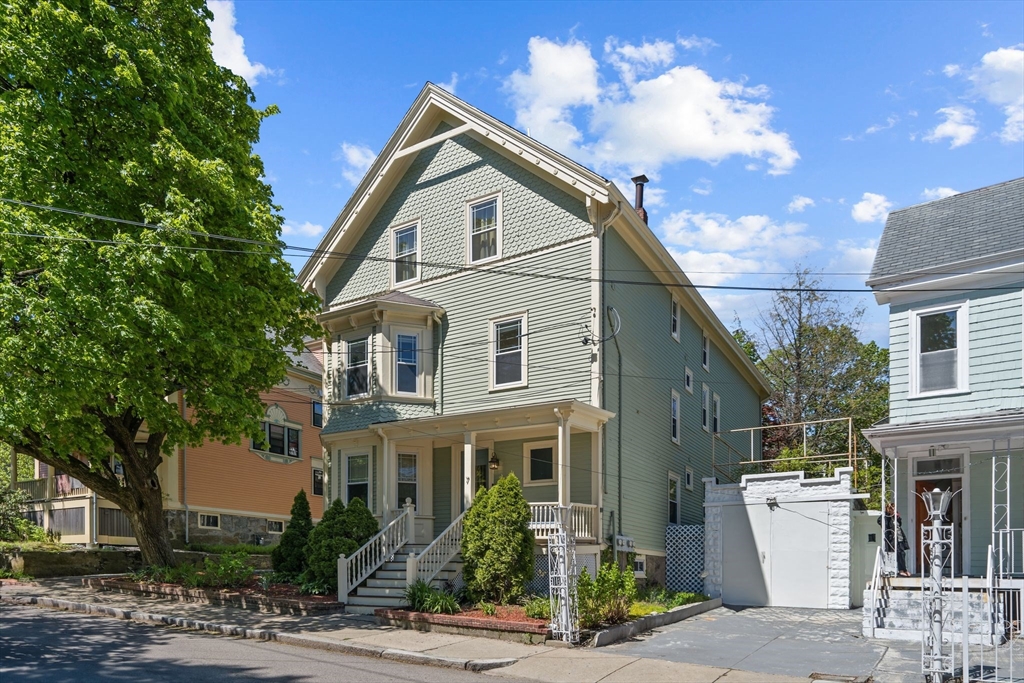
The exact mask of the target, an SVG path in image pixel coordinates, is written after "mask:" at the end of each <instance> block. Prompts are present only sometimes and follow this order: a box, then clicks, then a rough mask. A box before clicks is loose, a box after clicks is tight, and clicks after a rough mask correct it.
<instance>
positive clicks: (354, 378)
mask: <svg viewBox="0 0 1024 683" xmlns="http://www.w3.org/2000/svg"><path fill="white" fill-rule="evenodd" d="M369 371H370V354H369V339H365V338H364V339H355V340H352V341H350V342H348V358H347V359H346V367H345V395H346V396H348V397H349V398H351V397H353V396H365V395H366V394H368V393H370V382H369V379H370V372H369Z"/></svg>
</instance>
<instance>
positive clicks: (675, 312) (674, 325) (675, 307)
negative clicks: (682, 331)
mask: <svg viewBox="0 0 1024 683" xmlns="http://www.w3.org/2000/svg"><path fill="white" fill-rule="evenodd" d="M669 329H670V330H671V332H672V338H673V339H675V340H676V341H679V300H678V299H676V298H675V297H674V296H673V297H672V315H671V324H670V327H669Z"/></svg>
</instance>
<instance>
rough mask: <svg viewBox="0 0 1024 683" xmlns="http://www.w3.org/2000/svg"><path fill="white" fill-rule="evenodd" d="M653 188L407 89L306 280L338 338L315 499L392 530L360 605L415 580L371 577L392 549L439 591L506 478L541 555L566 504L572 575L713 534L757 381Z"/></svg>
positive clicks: (361, 578) (363, 557) (652, 556)
mask: <svg viewBox="0 0 1024 683" xmlns="http://www.w3.org/2000/svg"><path fill="white" fill-rule="evenodd" d="M646 180H647V179H646V178H644V177H642V176H639V177H638V178H636V179H634V181H635V182H636V183H637V185H638V187H637V188H636V195H637V205H636V206H634V205H632V204H631V202H630V201H629V200H628V199H627V198H626V197H625V196H624V195H623V194H622V192H621V191H620V190H619V189H618V188H617V187H616V186H615V185H614V184H613V183H612V182H610V181H609V180H607V179H605V178H602V177H601V176H599V175H597V174H596V173H594V172H593V171H590V170H588V169H586V168H584V167H583V166H580V165H579V164H576V163H575V162H573V161H571V160H569V159H567V158H565V157H564V156H562V155H560V154H558V153H556V152H554V151H553V150H551V149H549V148H547V147H545V146H544V145H542V144H540V143H539V142H537V141H536V140H534V139H532V138H530V137H529V136H528V135H524V134H523V133H521V132H520V131H517V130H515V129H513V128H511V127H509V126H507V125H505V124H503V123H501V122H500V121H498V120H496V119H494V118H493V117H491V116H488V115H487V114H485V113H483V112H481V111H479V110H477V109H475V108H473V107H472V106H470V105H468V104H467V103H465V102H463V101H462V100H459V99H458V98H456V97H454V96H453V95H451V94H450V93H448V92H446V91H444V90H442V89H440V88H437V87H435V86H433V85H430V84H428V85H427V86H426V87H425V88H424V89H423V90H422V91H421V92H420V94H419V95H418V96H417V98H416V100H415V101H414V102H413V105H412V107H411V108H410V109H409V111H408V112H407V113H406V114H405V117H404V118H403V119H402V121H401V123H400V124H399V126H398V129H397V130H396V131H395V133H394V134H393V135H392V137H391V139H390V140H389V141H388V142H387V144H386V145H385V147H384V149H383V150H382V151H381V153H380V155H379V156H378V157H377V159H376V161H375V162H374V163H373V165H372V166H371V167H370V169H369V171H368V172H367V174H366V176H365V178H364V179H363V180H362V182H361V183H360V184H359V186H358V187H357V188H356V189H355V192H354V193H353V195H352V197H351V199H350V200H349V201H348V203H347V204H346V205H345V207H344V208H343V209H342V211H341V213H340V214H339V215H338V217H337V219H336V220H335V222H334V224H333V225H332V226H331V227H330V229H329V230H328V231H327V233H326V235H325V236H324V238H323V240H322V242H321V244H320V249H321V250H322V251H321V252H320V254H319V255H317V256H313V257H312V258H311V259H310V260H309V262H308V263H307V264H306V265H305V266H304V267H303V269H302V272H301V273H300V274H299V279H300V282H302V284H303V286H305V287H306V288H307V289H309V290H312V291H315V292H317V293H318V294H319V295H320V297H321V298H322V299H323V302H324V305H323V313H322V314H321V315H320V321H321V323H322V324H323V326H324V329H325V334H326V336H327V338H328V340H329V344H328V347H327V348H328V352H327V354H326V359H325V378H324V394H325V397H326V398H325V406H326V408H327V411H326V419H325V424H324V429H323V432H322V434H321V437H322V438H321V440H322V442H323V445H324V447H325V449H326V451H327V453H328V454H329V455H328V463H327V465H328V470H329V472H328V483H329V485H328V495H329V497H341V498H342V499H343V500H345V501H346V502H348V501H350V500H352V499H353V498H355V497H360V498H363V499H364V500H366V501H367V503H368V505H369V507H370V509H371V510H372V511H373V513H374V514H375V515H377V516H378V518H379V519H381V520H382V523H386V524H389V525H391V526H390V527H389V529H391V531H389V532H388V534H386V535H385V536H386V538H384V540H383V541H382V543H385V545H386V548H385V551H384V552H383V553H378V554H377V555H376V556H374V557H369V555H368V553H369V552H370V551H369V550H367V551H366V552H363V553H362V554H360V555H359V556H358V557H356V556H354V557H353V558H349V560H348V562H349V565H348V566H349V567H355V568H353V569H351V571H350V574H349V575H348V576H347V579H346V582H347V584H348V585H347V586H346V585H343V586H342V588H341V590H342V593H343V597H345V596H346V595H347V592H348V591H349V590H350V589H356V588H357V587H358V592H357V595H355V596H352V597H351V598H349V599H348V602H349V604H350V606H352V607H353V608H354V609H361V610H364V611H368V610H370V609H371V608H372V607H373V606H375V605H377V606H381V605H389V604H400V603H401V599H400V597H398V596H400V595H401V591H403V590H404V588H403V586H404V584H405V581H406V580H408V579H410V578H411V575H410V574H409V573H408V571H407V566H408V567H413V565H407V564H406V561H405V560H404V559H403V560H402V562H401V563H395V562H390V563H386V564H381V563H382V562H383V561H384V558H386V557H387V556H390V555H392V554H394V553H395V552H396V551H397V550H398V549H402V552H401V556H402V557H403V558H404V556H405V555H407V554H408V553H409V552H415V553H417V555H418V557H419V558H420V559H419V564H418V565H417V566H418V569H417V570H416V571H417V572H418V574H417V575H418V576H419V577H420V578H427V579H430V578H433V577H435V576H438V575H439V574H438V572H440V571H442V570H443V568H444V567H445V566H446V565H447V564H448V563H449V561H450V559H451V558H452V556H453V555H454V552H455V551H456V550H457V546H458V543H457V541H458V537H459V535H460V534H461V519H462V513H463V511H464V510H465V509H466V508H467V507H468V506H469V505H470V504H471V503H472V501H473V497H474V495H475V493H476V491H477V490H478V488H479V487H481V486H483V487H488V486H490V485H492V484H493V483H494V482H495V481H496V479H497V478H498V477H501V476H503V475H506V474H508V473H514V474H515V475H516V476H517V477H518V478H519V480H520V481H521V482H522V485H523V492H524V495H525V497H526V498H527V500H528V501H530V504H531V508H532V510H533V524H532V525H533V528H534V531H535V533H536V535H537V538H538V541H539V542H540V543H541V545H540V546H538V557H539V562H546V559H545V558H544V557H543V555H542V554H540V553H541V550H542V544H543V543H544V542H545V541H546V538H547V537H548V535H549V534H550V532H551V531H552V530H553V529H554V528H555V514H556V513H555V511H556V508H557V506H559V505H563V506H565V505H569V504H571V505H572V507H573V513H572V526H573V528H574V530H575V532H576V539H577V553H578V557H579V558H580V562H581V563H583V564H589V566H590V567H591V569H592V570H593V569H594V566H593V565H594V563H596V560H597V557H598V553H599V552H600V550H601V548H602V547H603V546H604V545H605V544H606V543H607V542H608V540H609V539H610V537H611V536H612V535H613V534H621V535H622V536H626V537H629V538H631V539H632V540H633V542H634V546H633V548H634V549H635V552H636V553H637V555H638V561H637V565H636V569H637V571H638V572H646V574H647V575H648V576H650V577H651V578H653V579H655V580H657V581H659V582H664V577H665V529H666V526H667V525H669V524H683V523H686V524H702V523H703V519H704V512H703V487H702V485H701V479H702V478H704V477H710V476H711V475H712V466H711V451H712V441H713V440H714V438H715V434H716V433H721V434H720V435H719V438H721V439H725V440H727V441H730V442H734V443H733V444H732V445H733V446H734V448H736V449H743V450H744V451H745V450H746V449H748V448H750V443H749V436H747V435H739V434H737V435H731V434H728V433H727V432H728V430H730V429H735V428H740V427H755V426H757V425H759V424H760V414H761V408H760V407H761V402H762V400H763V399H765V398H766V397H767V395H768V391H769V388H768V386H767V384H766V382H765V380H764V378H763V377H762V376H761V374H760V372H759V371H758V370H757V369H756V368H755V367H754V366H753V364H752V363H751V362H750V360H749V358H748V357H747V355H746V354H745V353H744V352H743V350H742V349H741V348H740V347H739V346H738V345H737V344H736V342H735V341H734V340H733V338H732V335H731V334H730V333H729V331H728V330H727V329H726V328H725V326H724V325H723V324H722V323H721V321H719V319H718V318H717V317H716V316H715V314H714V313H713V312H712V311H711V309H710V308H709V306H708V305H707V303H706V302H705V301H704V300H703V298H701V296H700V294H699V293H698V292H697V291H696V290H695V289H694V288H693V286H692V284H691V283H690V281H689V280H688V279H687V277H686V275H685V274H684V273H683V272H682V271H681V270H680V268H679V266H678V264H677V263H676V262H675V260H674V259H673V258H672V256H671V255H670V254H669V252H668V251H667V250H666V249H665V247H664V246H663V245H662V244H661V243H660V242H659V241H658V239H657V237H655V235H654V233H653V232H652V231H651V230H650V229H649V228H648V226H647V222H646V212H645V211H644V209H643V207H642V189H643V186H642V184H643V183H644V182H646ZM620 378H621V381H620ZM407 500H411V501H412V503H414V504H415V511H414V512H412V513H410V512H409V511H408V510H409V509H408V508H407V507H406V506H405V501H407ZM403 516H404V517H403ZM400 518H402V519H400ZM396 520H399V521H397V522H396ZM428 544H429V547H427V546H428ZM403 546H404V547H403ZM378 570H379V572H378ZM373 572H378V573H377V575H376V576H371V574H372V573H373ZM367 579H368V580H367ZM364 582H365V585H361V584H363V583H364Z"/></svg>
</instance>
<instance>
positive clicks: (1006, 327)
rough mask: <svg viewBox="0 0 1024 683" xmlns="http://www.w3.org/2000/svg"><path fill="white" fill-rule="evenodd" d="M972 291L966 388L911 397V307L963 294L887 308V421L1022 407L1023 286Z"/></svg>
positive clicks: (936, 303) (956, 298)
mask: <svg viewBox="0 0 1024 683" xmlns="http://www.w3.org/2000/svg"><path fill="white" fill-rule="evenodd" d="M1019 287H1020V285H1018V288H1017V289H1012V290H1006V291H998V292H973V293H972V294H971V296H970V301H969V307H970V311H969V314H968V315H969V318H968V320H969V332H970V334H969V342H968V347H969V355H970V393H969V394H957V395H951V396H934V397H927V398H910V374H909V366H910V320H911V311H912V310H920V309H923V308H929V307H932V306H940V305H943V304H946V303H955V302H959V301H963V300H964V296H963V295H954V296H946V297H942V298H936V299H932V300H929V301H927V302H920V303H915V304H902V305H893V306H891V307H890V309H889V372H890V380H889V421H890V423H892V424H906V423H909V422H921V421H924V420H940V419H943V418H949V417H962V416H965V415H982V414H985V413H993V412H995V411H997V410H1004V409H1011V408H1016V409H1021V408H1024V389H1022V388H1021V387H1022V384H1024V369H1022V367H1021V362H1022V358H1024V350H1022V346H1021V344H1022V340H1021V331H1022V327H1024V323H1022V321H1021V315H1022V311H1024V302H1022V299H1021V296H1022V295H1021V289H1020V288H1019Z"/></svg>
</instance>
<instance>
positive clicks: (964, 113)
mask: <svg viewBox="0 0 1024 683" xmlns="http://www.w3.org/2000/svg"><path fill="white" fill-rule="evenodd" d="M935 113H936V114H940V115H942V116H945V117H946V120H945V121H943V122H942V123H940V124H939V125H937V126H935V128H933V129H932V130H931V131H929V133H928V134H927V135H925V136H924V138H922V139H923V140H925V141H927V142H940V141H941V140H943V139H944V138H949V141H950V142H949V148H950V149H955V148H957V147H962V146H964V145H966V144H967V143H969V142H970V141H971V140H973V139H974V136H975V135H977V134H978V126H976V125H975V121H974V110H973V109H970V108H968V107H962V106H960V105H956V106H952V107H943V108H942V109H940V110H938V111H937V112H935Z"/></svg>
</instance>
